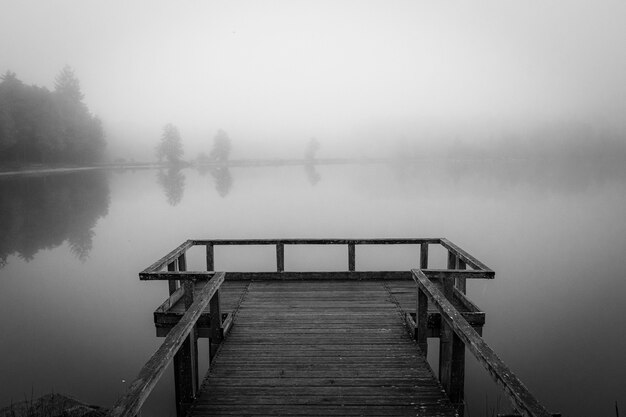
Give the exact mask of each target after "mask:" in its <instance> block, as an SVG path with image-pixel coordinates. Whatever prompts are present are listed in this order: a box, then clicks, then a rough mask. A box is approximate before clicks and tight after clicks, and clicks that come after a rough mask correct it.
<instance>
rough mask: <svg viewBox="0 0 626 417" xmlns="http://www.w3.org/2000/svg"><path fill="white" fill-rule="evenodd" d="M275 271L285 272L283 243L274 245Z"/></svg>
mask: <svg viewBox="0 0 626 417" xmlns="http://www.w3.org/2000/svg"><path fill="white" fill-rule="evenodd" d="M276 270H277V271H278V272H283V271H284V270H285V245H284V244H283V243H277V244H276Z"/></svg>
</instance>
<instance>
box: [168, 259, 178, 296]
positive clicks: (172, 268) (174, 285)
mask: <svg viewBox="0 0 626 417" xmlns="http://www.w3.org/2000/svg"><path fill="white" fill-rule="evenodd" d="M167 270H168V271H170V272H174V271H176V260H174V261H172V262H170V263H169V264H167ZM167 284H168V286H169V290H170V295H172V294H174V291H176V290H177V289H178V285H179V282H178V281H177V280H174V279H171V280H169V281H167Z"/></svg>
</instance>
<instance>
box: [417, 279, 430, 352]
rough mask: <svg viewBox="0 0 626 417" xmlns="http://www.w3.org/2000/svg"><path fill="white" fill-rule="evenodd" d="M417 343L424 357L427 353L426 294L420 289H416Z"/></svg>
mask: <svg viewBox="0 0 626 417" xmlns="http://www.w3.org/2000/svg"><path fill="white" fill-rule="evenodd" d="M416 311H417V314H416V317H415V318H416V320H417V335H416V336H417V345H418V346H419V348H420V350H421V351H422V353H423V354H424V356H425V357H426V356H427V355H428V339H427V337H428V333H427V332H428V296H427V295H426V293H425V292H424V291H423V290H422V289H421V288H418V289H417V307H416Z"/></svg>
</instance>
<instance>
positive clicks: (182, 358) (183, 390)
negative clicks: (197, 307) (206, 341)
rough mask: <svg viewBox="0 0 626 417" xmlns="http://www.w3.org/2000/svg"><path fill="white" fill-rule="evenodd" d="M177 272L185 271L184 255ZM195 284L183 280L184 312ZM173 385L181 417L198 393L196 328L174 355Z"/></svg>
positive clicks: (177, 408)
mask: <svg viewBox="0 0 626 417" xmlns="http://www.w3.org/2000/svg"><path fill="white" fill-rule="evenodd" d="M177 261H178V270H179V271H181V272H182V271H186V270H187V260H186V257H185V253H182V254H181V255H180V256H179V257H178V260H177ZM194 287H195V282H194V281H192V280H185V281H184V283H183V289H184V294H183V301H184V303H185V310H187V309H188V308H189V307H190V306H191V305H192V304H193V293H194ZM174 385H175V393H176V413H177V415H178V417H182V416H184V415H185V414H186V413H187V410H188V408H189V406H190V405H191V403H192V401H193V399H194V398H195V395H196V392H197V391H198V385H199V378H198V334H197V331H196V328H195V326H194V328H193V329H192V330H191V332H190V333H189V336H187V337H186V338H185V341H184V342H183V344H182V346H181V347H180V349H179V350H178V352H177V353H176V355H174Z"/></svg>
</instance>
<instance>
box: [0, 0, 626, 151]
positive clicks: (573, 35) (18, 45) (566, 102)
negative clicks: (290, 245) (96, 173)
mask: <svg viewBox="0 0 626 417" xmlns="http://www.w3.org/2000/svg"><path fill="white" fill-rule="evenodd" d="M0 8H1V10H2V14H1V15H0V72H2V73H4V72H5V71H7V70H11V71H14V72H16V73H17V75H18V77H19V78H20V79H21V80H22V81H23V82H25V83H28V84H37V85H41V86H47V87H49V88H52V87H53V85H54V77H55V75H56V74H57V73H58V72H59V70H60V69H61V68H63V67H64V66H65V65H70V66H71V67H72V68H74V70H75V73H76V76H77V77H78V78H79V79H80V81H81V87H82V90H83V92H84V94H85V103H86V104H87V105H88V106H89V108H90V109H91V111H92V112H94V113H95V114H97V115H99V116H100V117H101V118H102V120H103V122H104V125H105V128H106V131H107V139H108V142H109V153H110V154H111V156H112V157H115V156H123V157H133V158H153V148H154V144H155V143H156V141H157V140H158V137H159V136H160V133H161V129H162V127H163V125H164V124H165V123H170V122H171V123H174V124H175V125H177V126H178V127H179V128H180V131H181V135H182V137H183V141H184V144H185V150H186V152H185V157H186V158H193V157H195V156H196V154H197V152H200V151H203V150H206V149H208V148H209V146H210V141H211V140H212V137H213V136H214V135H215V132H216V131H217V129H219V128H222V129H224V130H226V131H227V132H228V133H229V134H230V136H231V138H232V139H233V142H234V143H239V146H235V148H234V150H233V152H234V155H235V156H251V155H256V154H258V153H263V152H265V153H267V154H268V156H269V155H274V154H276V155H277V156H281V155H282V154H297V155H300V154H301V152H302V148H303V146H304V143H305V142H306V140H308V138H310V137H317V138H319V140H320V142H321V143H322V144H323V151H324V152H327V153H333V152H335V151H337V152H341V153H343V154H345V153H349V152H350V151H352V150H354V144H355V142H354V141H355V140H361V141H363V143H362V145H363V146H366V145H367V146H369V145H371V144H374V143H377V142H380V141H384V142H387V143H389V142H390V141H392V142H395V141H400V142H402V141H409V142H413V141H420V142H422V143H436V142H438V141H443V140H452V139H454V138H459V137H460V138H461V139H465V140H469V141H470V142H473V141H480V140H481V139H482V138H488V137H493V136H494V135H496V136H498V135H503V134H504V133H505V132H506V133H517V134H522V135H523V134H524V132H525V131H526V130H527V129H529V128H534V127H535V126H537V125H542V124H545V123H557V124H558V123H564V124H567V123H569V122H571V121H576V122H577V123H586V124H588V125H590V126H598V127H601V128H603V129H604V128H610V129H617V131H618V132H621V131H623V128H624V124H623V122H622V121H620V116H621V115H623V114H624V111H625V110H626V82H625V75H624V74H626V50H625V49H624V48H623V45H622V42H621V41H622V40H623V39H626V26H624V25H623V21H622V20H623V19H622V17H623V16H624V15H626V4H624V3H623V2H618V1H603V2H600V3H598V2H587V1H572V0H568V1H564V0H563V1H552V2H549V3H546V2H539V1H533V2H515V3H514V2H501V1H483V2H480V3H478V4H477V3H462V4H454V5H452V4H447V3H442V2H415V1H394V2H383V1H342V2H337V1H320V0H316V1H266V2H259V1H229V2H223V1H221V2H218V1H185V2H171V1H133V2H121V1H107V2H98V1H84V0H81V1H79V0H63V1H61V0H59V1H43V0H27V1H11V0H0ZM270 143H272V144H274V145H276V146H269V145H268V144H270ZM269 148H271V149H273V151H271V152H270V151H268V149H269Z"/></svg>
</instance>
